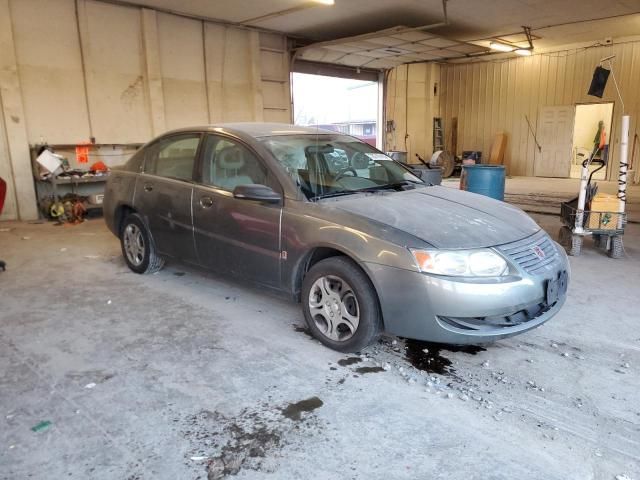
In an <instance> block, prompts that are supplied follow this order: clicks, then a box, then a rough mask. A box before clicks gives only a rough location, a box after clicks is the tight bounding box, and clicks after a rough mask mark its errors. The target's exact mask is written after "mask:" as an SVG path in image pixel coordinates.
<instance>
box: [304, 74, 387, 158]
mask: <svg viewBox="0 0 640 480" xmlns="http://www.w3.org/2000/svg"><path fill="white" fill-rule="evenodd" d="M379 88H380V87H379V82H377V81H369V80H356V79H350V78H341V77H330V76H325V75H315V74H309V73H298V72H294V73H293V75H292V91H293V112H294V113H293V122H294V123H295V124H296V125H300V126H313V127H318V128H324V129H327V130H333V131H336V132H340V133H344V134H347V135H353V136H354V137H357V138H359V139H360V140H362V141H364V142H366V143H368V144H370V145H372V146H374V147H375V146H376V144H377V143H379V138H378V137H379V136H380V134H379V132H380V129H379V125H378V118H379V111H378V110H379V101H378V99H379V90H378V89H379Z"/></svg>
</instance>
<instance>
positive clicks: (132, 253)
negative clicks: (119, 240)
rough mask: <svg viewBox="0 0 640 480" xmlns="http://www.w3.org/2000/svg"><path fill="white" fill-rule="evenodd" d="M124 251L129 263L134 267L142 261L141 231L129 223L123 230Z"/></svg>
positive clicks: (143, 245)
mask: <svg viewBox="0 0 640 480" xmlns="http://www.w3.org/2000/svg"><path fill="white" fill-rule="evenodd" d="M123 241H124V251H125V253H126V254H127V258H128V259H129V261H130V262H131V263H132V264H133V265H134V266H136V267H138V266H140V265H141V264H142V262H143V261H144V254H145V244H144V237H143V236H142V230H140V228H138V226H137V225H134V224H133V223H130V224H129V225H127V226H126V228H125V229H124V236H123Z"/></svg>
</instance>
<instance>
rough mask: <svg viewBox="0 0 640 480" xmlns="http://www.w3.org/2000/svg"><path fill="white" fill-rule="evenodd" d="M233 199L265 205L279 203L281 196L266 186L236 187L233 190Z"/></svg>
mask: <svg viewBox="0 0 640 480" xmlns="http://www.w3.org/2000/svg"><path fill="white" fill-rule="evenodd" d="M233 198H237V199H240V200H255V201H258V202H265V203H279V202H280V201H281V200H282V196H281V195H280V194H279V193H277V192H275V191H274V190H273V189H272V188H271V187H267V186H266V185H257V184H251V185H238V186H237V187H236V188H234V189H233Z"/></svg>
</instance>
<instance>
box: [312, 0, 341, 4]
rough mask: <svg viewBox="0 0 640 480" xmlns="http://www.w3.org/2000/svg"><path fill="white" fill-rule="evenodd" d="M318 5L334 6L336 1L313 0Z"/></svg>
mask: <svg viewBox="0 0 640 480" xmlns="http://www.w3.org/2000/svg"><path fill="white" fill-rule="evenodd" d="M313 1H314V2H316V3H321V4H323V5H333V4H335V3H336V0H313Z"/></svg>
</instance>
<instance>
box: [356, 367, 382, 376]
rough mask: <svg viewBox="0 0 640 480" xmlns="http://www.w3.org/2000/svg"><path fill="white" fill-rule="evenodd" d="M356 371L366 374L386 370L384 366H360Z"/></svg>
mask: <svg viewBox="0 0 640 480" xmlns="http://www.w3.org/2000/svg"><path fill="white" fill-rule="evenodd" d="M355 372H356V373H360V374H362V375H364V374H365V373H376V372H384V368H382V367H359V368H356V369H355Z"/></svg>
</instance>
